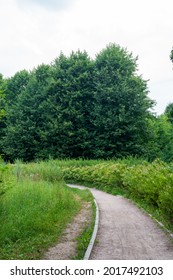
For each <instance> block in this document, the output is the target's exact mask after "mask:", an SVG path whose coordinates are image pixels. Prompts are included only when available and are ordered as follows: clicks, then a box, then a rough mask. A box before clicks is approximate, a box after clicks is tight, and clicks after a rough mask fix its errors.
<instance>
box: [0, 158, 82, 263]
mask: <svg viewBox="0 0 173 280" xmlns="http://www.w3.org/2000/svg"><path fill="white" fill-rule="evenodd" d="M14 174H16V175H14ZM9 175H10V176H12V177H13V179H14V177H15V180H13V186H12V187H11V188H10V189H8V190H7V191H6V192H5V193H4V194H3V195H1V196H0V259H39V258H41V256H42V254H43V252H44V250H45V249H46V248H48V247H49V246H50V245H51V244H52V243H54V242H57V241H58V238H59V237H60V235H61V234H62V231H63V229H64V227H65V226H66V225H67V223H69V222H70V221H71V219H72V218H73V216H74V215H75V214H76V213H77V212H78V211H79V209H80V208H81V202H80V201H79V199H76V194H75V193H74V192H73V191H72V190H71V189H68V188H67V187H65V186H64V182H63V179H62V174H61V172H60V170H59V169H58V168H55V165H52V163H50V164H47V166H46V163H37V164H36V163H34V164H28V165H23V164H21V163H20V162H17V163H16V165H15V167H14V170H13V173H12V171H10V172H9Z"/></svg>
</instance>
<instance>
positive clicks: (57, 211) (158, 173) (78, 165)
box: [0, 158, 173, 259]
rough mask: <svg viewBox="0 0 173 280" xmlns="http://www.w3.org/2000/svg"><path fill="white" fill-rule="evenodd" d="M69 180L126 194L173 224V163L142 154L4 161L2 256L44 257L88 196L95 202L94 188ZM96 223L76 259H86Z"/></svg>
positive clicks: (1, 181)
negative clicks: (74, 185) (81, 187)
mask: <svg viewBox="0 0 173 280" xmlns="http://www.w3.org/2000/svg"><path fill="white" fill-rule="evenodd" d="M65 182H66V183H78V184H83V185H86V186H88V187H96V188H98V189H101V190H103V191H105V192H109V193H111V194H114V195H122V196H125V197H127V198H129V199H131V200H133V201H134V203H136V204H137V205H138V206H139V207H142V208H143V209H145V210H146V211H147V212H149V213H151V214H152V215H153V216H154V217H155V218H157V219H158V220H159V221H161V222H162V223H164V224H165V226H166V227H167V228H168V229H170V230H173V164H172V163H170V164H167V163H165V162H163V161H161V160H159V159H157V160H155V161H153V162H152V163H149V162H148V161H146V160H143V159H136V158H127V159H122V160H107V161H103V160H83V159H79V160H69V159H67V160H48V161H41V162H33V163H25V164H24V163H22V162H20V161H16V163H15V164H13V165H12V164H4V163H3V162H1V164H0V259H41V258H42V256H43V254H44V252H45V251H46V250H47V249H48V248H49V247H50V246H52V244H56V242H58V239H59V238H60V237H61V235H62V233H63V229H64V228H65V227H66V225H67V223H69V222H71V221H72V219H73V217H74V216H75V215H76V214H77V213H78V212H79V211H80V209H81V207H82V201H91V202H92V203H93V198H92V195H91V194H90V192H89V191H88V190H86V191H79V190H77V189H70V188H68V187H67V186H66V184H65ZM79 197H80V199H78V198H79ZM93 205H94V203H93ZM93 220H94V206H93ZM93 225H94V223H93V221H92V223H91V225H90V227H89V228H85V229H84V232H83V234H82V235H81V236H80V237H79V238H78V252H77V255H76V256H74V259H82V257H83V254H84V253H85V249H86V247H87V245H88V242H89V240H90V237H91V234H92V228H93Z"/></svg>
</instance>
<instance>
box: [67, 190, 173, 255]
mask: <svg viewBox="0 0 173 280" xmlns="http://www.w3.org/2000/svg"><path fill="white" fill-rule="evenodd" d="M70 186H72V187H79V186H77V185H70ZM80 188H82V187H80ZM90 190H91V192H92V194H93V196H94V197H95V199H96V201H97V204H98V206H99V216H100V219H99V227H98V233H97V242H96V243H95V245H94V247H93V250H92V253H91V256H90V259H92V260H173V242H172V241H173V240H171V238H170V236H169V235H168V234H167V233H165V232H164V231H163V229H161V228H160V227H159V226H158V224H157V223H156V222H155V221H153V220H152V219H151V218H150V217H149V216H148V215H147V214H145V213H144V212H143V211H141V210H140V209H139V208H137V206H135V205H134V204H133V203H132V202H130V201H129V200H128V199H125V198H123V197H121V196H113V195H110V194H107V193H104V192H102V191H99V190H96V189H90Z"/></svg>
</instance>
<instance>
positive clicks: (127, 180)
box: [62, 158, 173, 230]
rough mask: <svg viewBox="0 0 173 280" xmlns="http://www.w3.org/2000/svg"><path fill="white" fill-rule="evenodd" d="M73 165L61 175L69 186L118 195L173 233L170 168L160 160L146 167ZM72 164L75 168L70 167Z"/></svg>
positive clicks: (141, 163)
mask: <svg viewBox="0 0 173 280" xmlns="http://www.w3.org/2000/svg"><path fill="white" fill-rule="evenodd" d="M80 162H81V161H76V164H75V163H74V161H72V162H71V163H72V164H71V166H70V165H69V163H68V166H66V165H65V164H64V167H63V166H62V171H63V174H64V178H65V180H66V181H69V182H73V183H74V182H77V183H83V184H85V185H87V186H95V187H97V188H99V189H102V190H104V191H106V192H110V193H112V194H121V195H125V196H126V197H129V198H131V199H132V200H134V201H136V202H137V203H138V204H139V205H141V206H142V207H143V208H145V209H146V210H147V211H149V212H152V214H153V215H154V216H155V217H157V218H159V219H160V220H162V221H164V223H165V224H166V225H167V226H168V227H169V228H171V229H172V230H173V203H172V201H173V165H172V164H166V163H165V162H163V161H161V160H159V159H158V160H155V161H153V162H152V163H149V162H147V161H145V160H142V159H134V158H130V159H125V160H116V161H113V160H112V161H104V162H103V161H102V162H100V161H98V163H97V164H95V163H94V164H92V161H91V162H90V163H89V164H87V161H84V162H85V165H84V164H83V163H82V162H81V166H80ZM73 163H74V165H73Z"/></svg>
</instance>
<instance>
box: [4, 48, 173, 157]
mask: <svg viewBox="0 0 173 280" xmlns="http://www.w3.org/2000/svg"><path fill="white" fill-rule="evenodd" d="M168 59H169V58H168ZM170 59H171V60H173V54H172V52H171V55H170ZM137 62H138V59H137V58H136V57H133V55H132V53H129V52H128V51H127V50H126V49H124V48H122V47H120V46H119V45H116V44H109V45H107V46H106V47H105V49H103V50H101V51H100V52H99V53H98V54H96V56H95V58H94V59H91V58H90V57H89V55H88V54H87V52H86V51H83V52H81V51H80V50H78V51H77V52H72V53H71V54H70V55H69V56H65V55H64V54H63V53H60V55H59V56H58V57H57V58H56V59H55V60H54V61H53V62H52V63H51V64H49V65H46V64H42V65H39V66H38V67H36V68H35V69H33V70H32V71H27V70H22V71H19V72H17V73H16V74H15V75H14V76H12V77H10V78H3V76H2V75H0V154H1V156H2V158H3V159H4V160H5V161H7V162H14V161H15V160H16V159H20V160H22V161H24V162H30V161H35V160H45V159H48V158H52V159H55V158H59V159H60V158H61V159H63V158H74V159H77V158H83V159H117V158H124V157H128V156H135V157H142V158H144V159H147V160H148V161H153V160H154V159H156V158H160V159H161V160H163V161H167V162H170V161H171V160H172V159H173V141H172V140H173V104H169V105H168V106H167V107H166V108H165V112H164V114H162V115H161V116H157V115H156V114H155V113H153V110H152V109H153V107H154V104H155V101H153V100H151V99H150V98H149V97H148V86H147V81H145V80H144V79H143V78H142V76H139V75H138V74H137V67H138V65H137Z"/></svg>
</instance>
